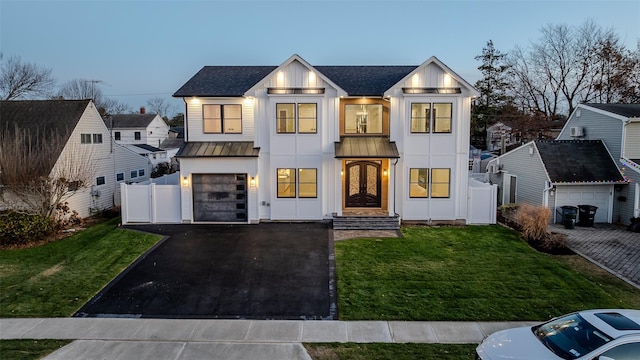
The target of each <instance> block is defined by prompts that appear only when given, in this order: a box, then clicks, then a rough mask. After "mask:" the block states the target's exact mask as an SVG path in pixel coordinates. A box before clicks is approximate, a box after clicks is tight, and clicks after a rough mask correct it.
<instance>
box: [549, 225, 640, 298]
mask: <svg viewBox="0 0 640 360" xmlns="http://www.w3.org/2000/svg"><path fill="white" fill-rule="evenodd" d="M550 230H551V231H553V232H558V233H562V234H566V235H567V240H568V242H569V247H570V248H571V250H573V251H575V252H576V253H577V254H579V255H580V256H582V257H584V258H585V259H587V260H589V261H591V262H593V263H594V264H596V265H598V266H600V267H601V268H603V269H605V270H607V271H609V272H610V273H612V274H614V275H616V276H617V277H619V278H621V279H623V280H624V281H626V282H628V283H629V284H631V285H633V286H635V287H637V288H639V289H640V233H636V232H632V231H627V230H626V229H625V228H623V227H619V226H616V225H611V224H595V226H594V227H581V226H576V227H575V228H574V229H565V228H564V226H563V225H561V224H554V225H551V226H550Z"/></svg>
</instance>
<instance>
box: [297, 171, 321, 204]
mask: <svg viewBox="0 0 640 360" xmlns="http://www.w3.org/2000/svg"><path fill="white" fill-rule="evenodd" d="M317 172H318V169H298V173H299V175H298V197H301V198H315V197H318V178H317Z"/></svg>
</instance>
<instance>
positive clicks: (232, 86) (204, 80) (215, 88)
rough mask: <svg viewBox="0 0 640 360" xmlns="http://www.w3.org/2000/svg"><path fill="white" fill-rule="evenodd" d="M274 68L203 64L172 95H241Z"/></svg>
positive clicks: (274, 67)
mask: <svg viewBox="0 0 640 360" xmlns="http://www.w3.org/2000/svg"><path fill="white" fill-rule="evenodd" d="M276 68H277V67H276V66H205V67H203V68H202V69H201V70H200V71H198V73H197V74H195V75H194V76H193V77H192V78H191V79H189V81H187V82H186V83H185V84H184V85H182V87H181V88H180V89H178V91H176V92H175V94H173V96H175V97H183V96H242V95H243V94H244V93H245V92H246V91H247V90H249V89H250V88H251V87H252V86H253V85H255V84H257V83H258V81H260V80H262V79H263V78H264V77H265V76H267V75H269V73H270V72H272V71H273V70H275V69H276Z"/></svg>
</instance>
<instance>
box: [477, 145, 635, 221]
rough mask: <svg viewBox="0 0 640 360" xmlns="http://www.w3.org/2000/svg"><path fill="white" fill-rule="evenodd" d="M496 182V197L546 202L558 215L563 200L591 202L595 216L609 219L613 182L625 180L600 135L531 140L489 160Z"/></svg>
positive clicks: (615, 185)
mask: <svg viewBox="0 0 640 360" xmlns="http://www.w3.org/2000/svg"><path fill="white" fill-rule="evenodd" d="M487 169H488V172H489V177H490V179H491V181H492V182H493V183H496V184H499V196H498V197H499V203H501V204H507V203H528V204H531V205H544V206H546V207H548V208H550V209H552V210H553V215H552V221H553V222H559V221H561V212H560V211H558V210H559V209H561V207H562V206H564V205H572V206H578V205H594V206H597V207H598V209H597V211H596V215H595V222H606V223H611V222H612V221H613V220H616V221H617V219H614V217H613V213H614V211H613V204H614V198H616V197H617V195H616V194H618V191H617V190H616V189H617V188H619V187H620V188H621V187H624V186H627V183H626V180H625V178H624V177H623V175H622V174H621V172H620V170H619V168H618V166H617V164H616V161H615V160H614V159H613V158H612V157H611V154H609V151H608V150H607V147H606V146H605V144H604V143H603V142H602V141H600V140H555V141H545V140H535V141H532V142H529V143H527V144H524V145H522V146H520V147H518V148H516V149H514V150H512V151H509V152H508V153H506V154H504V155H501V156H499V157H497V158H495V159H493V160H491V161H489V163H488V165H487Z"/></svg>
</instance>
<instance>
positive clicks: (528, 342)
mask: <svg viewBox="0 0 640 360" xmlns="http://www.w3.org/2000/svg"><path fill="white" fill-rule="evenodd" d="M477 351H478V354H479V355H481V356H482V359H486V360H504V359H510V360H533V359H535V360H559V359H560V360H561V358H559V357H557V356H556V355H555V354H554V353H552V352H551V351H550V350H549V349H547V347H546V346H544V345H543V344H542V343H541V342H540V341H539V340H538V339H537V338H536V337H535V335H533V332H532V331H531V327H520V328H515V329H509V330H502V331H498V332H496V333H493V334H492V335H490V336H489V337H488V338H486V339H485V340H484V341H483V342H482V343H481V344H480V345H478V348H477Z"/></svg>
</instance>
